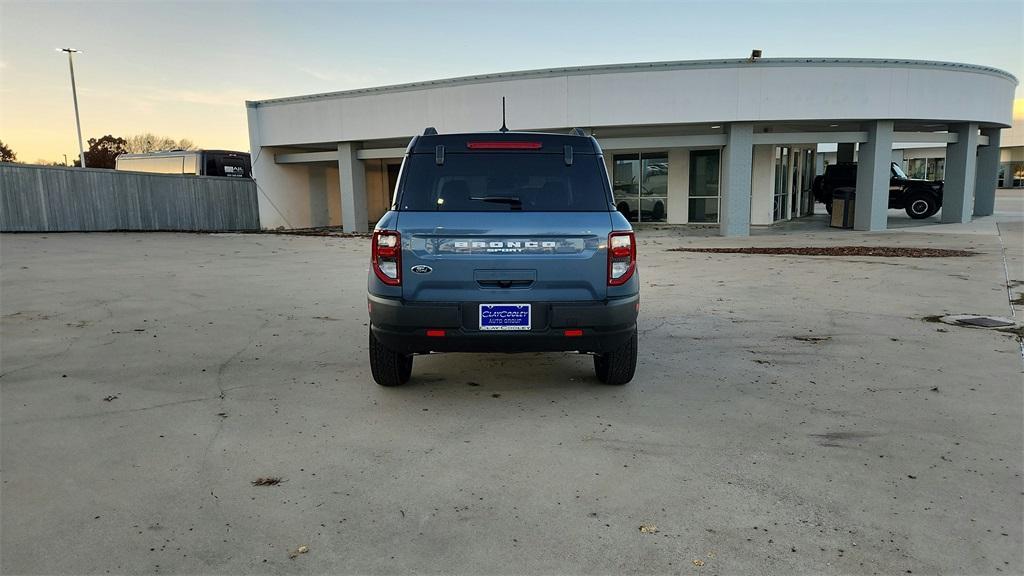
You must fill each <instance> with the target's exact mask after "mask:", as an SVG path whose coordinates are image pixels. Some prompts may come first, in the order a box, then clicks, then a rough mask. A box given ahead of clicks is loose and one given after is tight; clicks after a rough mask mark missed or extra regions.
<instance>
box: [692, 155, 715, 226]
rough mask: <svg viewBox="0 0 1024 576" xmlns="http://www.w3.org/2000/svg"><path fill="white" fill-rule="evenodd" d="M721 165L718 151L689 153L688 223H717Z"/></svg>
mask: <svg viewBox="0 0 1024 576" xmlns="http://www.w3.org/2000/svg"><path fill="white" fill-rule="evenodd" d="M721 163H722V162H721V154H720V153H719V151H718V150H694V151H692V152H690V199H689V200H690V205H689V212H690V216H689V221H690V222H718V201H719V196H720V194H721V192H720V191H719V187H718V183H719V179H720V177H721Z"/></svg>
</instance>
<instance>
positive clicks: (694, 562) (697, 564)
mask: <svg viewBox="0 0 1024 576" xmlns="http://www.w3.org/2000/svg"><path fill="white" fill-rule="evenodd" d="M693 565H694V566H696V567H697V568H700V567H701V566H703V565H704V561H703V560H701V559H700V558H698V559H696V560H694V561H693Z"/></svg>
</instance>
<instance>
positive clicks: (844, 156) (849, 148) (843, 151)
mask: <svg viewBox="0 0 1024 576" xmlns="http://www.w3.org/2000/svg"><path fill="white" fill-rule="evenodd" d="M856 149H857V145H856V144H854V143H853V142H847V143H843V142H840V143H839V147H838V148H836V163H837V164H844V163H846V164H849V163H850V162H853V152H854V150H856Z"/></svg>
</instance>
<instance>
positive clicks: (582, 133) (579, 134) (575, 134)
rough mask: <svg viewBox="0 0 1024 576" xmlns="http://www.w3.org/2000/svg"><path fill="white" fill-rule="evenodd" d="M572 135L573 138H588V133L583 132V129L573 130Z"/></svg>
mask: <svg viewBox="0 0 1024 576" xmlns="http://www.w3.org/2000/svg"><path fill="white" fill-rule="evenodd" d="M571 133H572V135H573V136H586V135H587V133H586V132H584V131H583V128H573V129H572V132H571Z"/></svg>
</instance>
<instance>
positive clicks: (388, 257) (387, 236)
mask: <svg viewBox="0 0 1024 576" xmlns="http://www.w3.org/2000/svg"><path fill="white" fill-rule="evenodd" d="M370 265H371V266H372V267H373V273H374V274H376V275H377V278H378V279H380V281H381V282H383V283H385V284H387V285H388V286H399V285H401V284H402V236H401V234H399V233H398V232H395V231H394V230H374V231H373V240H372V247H371V248H370Z"/></svg>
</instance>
